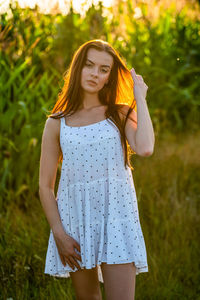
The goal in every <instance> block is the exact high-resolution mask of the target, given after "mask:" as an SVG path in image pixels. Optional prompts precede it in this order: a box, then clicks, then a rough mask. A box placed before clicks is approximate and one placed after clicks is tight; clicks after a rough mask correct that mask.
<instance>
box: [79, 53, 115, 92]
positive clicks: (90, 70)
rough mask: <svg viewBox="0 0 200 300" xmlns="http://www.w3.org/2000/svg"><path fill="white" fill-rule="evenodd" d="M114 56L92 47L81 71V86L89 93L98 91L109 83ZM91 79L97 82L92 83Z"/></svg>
mask: <svg viewBox="0 0 200 300" xmlns="http://www.w3.org/2000/svg"><path fill="white" fill-rule="evenodd" d="M112 65H113V57H112V55H110V54H108V53H107V52H105V51H98V50H96V49H94V48H90V49H89V50H88V52H87V59H86V62H85V65H84V66H83V68H82V72H81V87H82V88H83V90H85V91H86V92H89V93H97V92H98V91H100V90H101V89H102V88H103V87H104V85H105V83H108V79H109V75H110V72H111V68H112ZM89 80H92V81H94V82H95V83H96V84H91V83H90V82H89Z"/></svg>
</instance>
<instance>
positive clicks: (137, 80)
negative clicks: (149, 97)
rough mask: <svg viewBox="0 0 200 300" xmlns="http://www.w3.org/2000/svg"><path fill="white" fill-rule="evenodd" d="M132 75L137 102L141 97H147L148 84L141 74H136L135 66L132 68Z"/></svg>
mask: <svg viewBox="0 0 200 300" xmlns="http://www.w3.org/2000/svg"><path fill="white" fill-rule="evenodd" d="M130 72H131V76H132V79H133V82H134V98H135V100H136V102H137V100H139V99H140V98H144V99H145V98H146V94H147V89H148V86H147V85H146V83H145V82H144V80H143V78H142V76H141V75H138V74H136V72H135V70H134V68H132V69H131V71H130Z"/></svg>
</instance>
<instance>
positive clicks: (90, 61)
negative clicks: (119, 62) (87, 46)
mask: <svg viewBox="0 0 200 300" xmlns="http://www.w3.org/2000/svg"><path fill="white" fill-rule="evenodd" d="M87 60H88V61H90V62H91V63H92V64H94V62H93V61H91V60H90V59H88V58H87ZM101 66H102V67H108V68H110V66H109V65H101Z"/></svg>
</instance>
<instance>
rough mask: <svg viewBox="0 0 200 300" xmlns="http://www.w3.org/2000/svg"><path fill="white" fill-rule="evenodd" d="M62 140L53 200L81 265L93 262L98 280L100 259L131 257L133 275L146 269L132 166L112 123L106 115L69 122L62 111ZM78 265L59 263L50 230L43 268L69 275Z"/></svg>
mask: <svg viewBox="0 0 200 300" xmlns="http://www.w3.org/2000/svg"><path fill="white" fill-rule="evenodd" d="M60 145H61V149H62V153H63V162H62V168H61V176H60V180H59V186H58V191H57V196H56V201H57V206H58V211H59V214H60V218H61V221H62V224H63V228H64V230H65V232H66V233H67V234H68V235H70V236H71V237H73V238H74V239H75V240H76V241H77V242H78V243H79V244H80V248H81V252H80V253H79V254H80V255H81V259H82V263H81V262H80V261H78V263H79V265H80V266H81V268H86V269H90V268H93V267H95V266H97V267H98V276H99V281H101V282H103V276H102V273H101V268H100V264H101V263H102V262H107V263H108V264H122V263H130V262H133V263H134V264H135V266H136V275H137V274H139V273H142V272H148V264H147V253H146V247H145V241H144V237H143V233H142V229H141V225H140V219H139V212H138V204H137V197H136V192H135V186H134V182H133V176H132V171H131V169H130V168H129V167H127V169H126V168H125V167H124V157H123V150H122V146H121V140H120V132H119V130H118V128H117V127H116V125H115V124H114V123H113V122H112V121H111V120H110V119H108V118H107V119H105V120H102V121H100V122H97V123H93V124H90V125H86V126H79V127H72V126H68V125H66V123H65V118H64V117H63V118H61V126H60ZM75 251H77V250H76V249H75ZM77 270H78V269H77V268H76V267H75V268H74V270H73V269H71V267H70V266H69V265H68V264H66V266H64V265H63V264H62V262H61V260H60V256H59V253H58V250H57V247H56V244H55V240H54V236H53V233H52V230H50V235H49V241H48V248H47V253H46V261H45V270H44V273H46V274H50V275H52V276H58V277H66V278H67V277H69V276H70V274H69V272H75V271H77Z"/></svg>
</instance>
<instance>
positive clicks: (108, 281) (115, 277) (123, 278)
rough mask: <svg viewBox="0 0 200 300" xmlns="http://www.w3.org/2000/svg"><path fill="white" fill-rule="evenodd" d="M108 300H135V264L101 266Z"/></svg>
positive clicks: (104, 264) (103, 264)
mask: <svg viewBox="0 0 200 300" xmlns="http://www.w3.org/2000/svg"><path fill="white" fill-rule="evenodd" d="M101 270H102V275H103V280H104V289H105V295H106V300H122V299H123V300H134V298H135V282H136V268H135V264H134V263H125V264H106V263H102V264H101Z"/></svg>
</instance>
